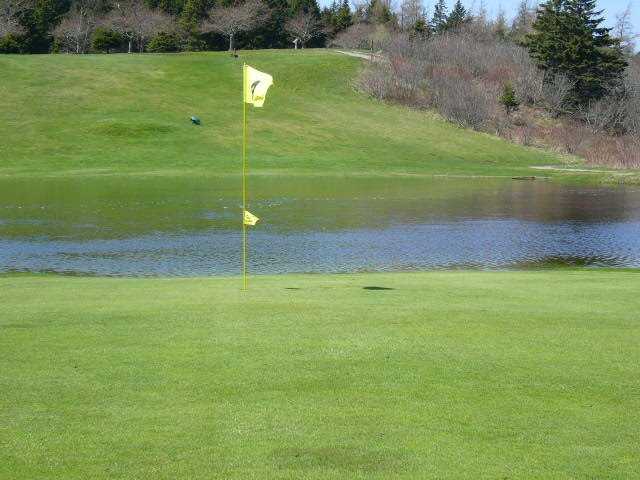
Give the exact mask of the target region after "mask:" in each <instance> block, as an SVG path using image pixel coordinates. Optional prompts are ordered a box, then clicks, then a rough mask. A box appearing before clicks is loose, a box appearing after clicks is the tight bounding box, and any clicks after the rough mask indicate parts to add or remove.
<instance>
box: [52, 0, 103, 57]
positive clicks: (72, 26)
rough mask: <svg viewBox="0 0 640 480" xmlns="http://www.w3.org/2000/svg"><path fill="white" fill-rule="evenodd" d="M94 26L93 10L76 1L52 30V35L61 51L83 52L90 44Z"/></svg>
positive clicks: (94, 16)
mask: <svg viewBox="0 0 640 480" xmlns="http://www.w3.org/2000/svg"><path fill="white" fill-rule="evenodd" d="M95 27H96V15H95V10H94V9H93V8H91V6H90V5H87V4H86V3H77V4H76V5H75V6H74V8H73V9H72V10H71V11H70V12H69V13H67V14H66V15H65V16H64V18H63V19H62V21H61V22H60V23H59V24H58V26H57V27H56V28H55V29H54V30H53V36H54V38H55V39H56V40H57V41H58V42H59V43H60V46H61V48H62V50H63V51H65V52H72V53H78V54H79V53H85V52H86V51H87V50H88V49H89V45H90V44H91V34H92V33H93V31H94V29H95Z"/></svg>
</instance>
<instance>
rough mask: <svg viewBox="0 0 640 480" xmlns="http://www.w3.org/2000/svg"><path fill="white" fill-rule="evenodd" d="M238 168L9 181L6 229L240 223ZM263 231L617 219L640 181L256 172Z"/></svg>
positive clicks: (85, 230)
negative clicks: (204, 173)
mask: <svg viewBox="0 0 640 480" xmlns="http://www.w3.org/2000/svg"><path fill="white" fill-rule="evenodd" d="M239 186H240V183H239V178H238V177H233V176H229V177H218V178H215V177H213V178H191V177H178V178H166V177H158V178H154V177H89V178H87V177H84V178H77V179H20V180H15V179H12V180H7V179H4V180H1V181H0V235H1V236H4V237H28V236H43V235H46V236H53V237H67V236H70V237H73V238H87V239H91V238H117V237H122V236H133V235H142V234H148V233H153V232H175V231H199V230H206V229H211V228H217V229H236V228H238V223H239V218H240V216H239V213H240V195H239ZM250 193H251V195H250V208H251V209H252V211H254V213H256V214H257V215H258V216H260V217H261V218H262V219H263V222H262V224H261V225H260V227H259V228H261V229H263V230H264V231H274V232H293V231H337V230H350V229H380V228H386V227H389V226H393V225H402V224H421V223H437V222H455V221H460V220H466V219H487V218H515V219H518V220H524V221H534V222H545V223H547V222H567V221H570V222H587V223H588V222H616V221H624V220H629V219H637V218H640V190H638V189H623V188H591V187H590V188H584V187H567V186H561V185H557V184H554V183H551V182H545V181H511V180H507V181H505V180H498V179H428V178H426V179H425V178H412V177H399V178H383V177H356V178H353V177H349V178H347V177H311V176H309V177H290V178H287V177H278V176H273V177H271V176H261V177H257V178H252V179H250Z"/></svg>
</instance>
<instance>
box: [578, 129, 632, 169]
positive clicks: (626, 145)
mask: <svg viewBox="0 0 640 480" xmlns="http://www.w3.org/2000/svg"><path fill="white" fill-rule="evenodd" d="M583 156H584V157H585V159H586V160H587V162H588V163H590V164H591V165H606V166H609V167H618V168H640V139H638V138H636V137H633V136H630V135H625V136H621V137H615V138H613V139H612V138H611V137H610V136H607V135H602V134H600V135H597V136H596V137H595V140H594V142H593V144H592V145H591V147H590V148H589V149H588V150H586V151H584V152H583Z"/></svg>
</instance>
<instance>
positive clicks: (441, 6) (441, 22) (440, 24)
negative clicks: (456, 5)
mask: <svg viewBox="0 0 640 480" xmlns="http://www.w3.org/2000/svg"><path fill="white" fill-rule="evenodd" d="M446 29H447V4H446V3H445V0H438V2H437V3H436V5H435V7H434V9H433V18H432V19H431V30H432V31H434V32H435V33H442V32H444V31H445V30H446Z"/></svg>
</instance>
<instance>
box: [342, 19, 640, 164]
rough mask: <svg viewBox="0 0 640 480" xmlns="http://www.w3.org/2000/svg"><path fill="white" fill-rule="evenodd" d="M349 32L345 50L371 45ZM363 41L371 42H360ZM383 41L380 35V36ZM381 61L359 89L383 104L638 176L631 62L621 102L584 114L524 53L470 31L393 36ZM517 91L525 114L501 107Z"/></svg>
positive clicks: (563, 85) (591, 107)
mask: <svg viewBox="0 0 640 480" xmlns="http://www.w3.org/2000/svg"><path fill="white" fill-rule="evenodd" d="M357 28H358V29H359V30H355V29H353V30H351V31H347V32H345V33H344V34H343V35H342V37H340V38H338V39H337V41H338V42H340V41H342V42H343V44H344V45H345V46H361V45H364V44H367V42H369V43H370V41H371V40H370V39H371V37H372V35H373V31H372V29H371V27H370V26H358V27H357ZM365 34H366V39H365V40H362V38H361V39H360V40H358V36H359V35H360V36H362V35H365ZM378 36H379V37H380V35H378ZM380 45H381V50H382V52H383V55H382V56H381V57H378V58H379V60H378V61H375V62H370V64H369V65H368V66H367V67H366V68H365V69H364V71H363V72H362V74H361V76H360V78H359V81H358V85H359V87H360V88H361V89H362V90H364V91H366V92H367V93H369V94H370V95H372V96H374V97H376V98H378V99H380V100H385V101H390V102H397V103H402V104H405V105H409V106H412V107H416V108H429V109H434V110H436V111H438V112H439V113H440V114H441V115H442V116H443V117H445V118H446V119H447V120H449V121H451V122H453V123H456V124H458V125H460V126H461V127H465V128H473V129H476V130H480V131H485V132H490V133H494V134H497V135H500V136H502V137H505V138H508V139H510V140H512V141H514V142H518V143H522V144H524V145H534V146H541V147H545V148H552V149H554V150H557V151H559V152H562V153H567V154H571V155H577V156H580V157H583V158H585V159H586V160H587V162H588V163H589V164H592V165H606V166H612V167H619V168H640V140H639V138H640V62H639V61H638V59H637V58H635V59H633V60H631V61H630V66H629V68H628V69H627V73H626V77H625V80H624V85H623V86H622V87H621V88H620V90H619V91H618V92H616V94H614V95H611V96H609V97H607V98H604V99H602V100H600V101H598V102H593V103H591V104H588V105H585V106H583V107H580V108H575V107H570V106H569V104H568V102H567V97H568V94H569V93H570V91H571V88H572V85H571V84H570V82H569V81H568V80H567V79H566V78H564V77H562V76H556V77H553V78H550V77H549V76H548V75H547V76H545V74H544V72H542V71H541V70H539V69H538V68H537V67H536V65H535V64H534V63H533V61H532V60H531V59H530V57H529V54H528V52H527V50H526V49H525V48H523V47H520V46H518V45H516V44H515V43H513V42H510V41H508V40H500V39H498V38H496V36H495V35H491V34H490V32H488V31H486V30H473V29H468V30H466V31H464V32H458V33H455V34H447V35H437V36H433V37H431V38H429V39H420V38H415V37H411V36H409V35H406V34H402V33H390V34H388V36H387V38H386V39H384V41H382V42H380ZM507 84H509V85H513V88H514V90H515V92H516V95H517V98H518V100H519V102H520V109H519V110H518V111H517V112H515V113H510V112H508V111H507V109H505V108H504V106H503V105H502V104H501V103H500V97H501V94H502V91H503V89H504V88H505V85H507Z"/></svg>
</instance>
